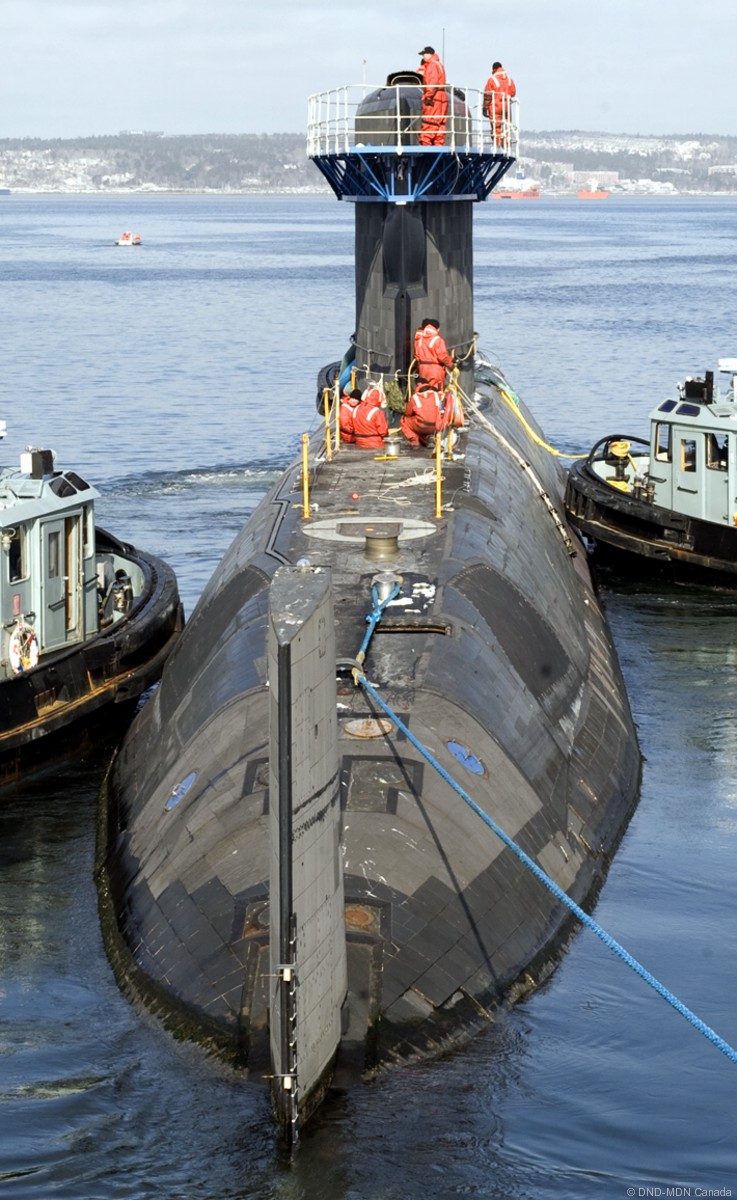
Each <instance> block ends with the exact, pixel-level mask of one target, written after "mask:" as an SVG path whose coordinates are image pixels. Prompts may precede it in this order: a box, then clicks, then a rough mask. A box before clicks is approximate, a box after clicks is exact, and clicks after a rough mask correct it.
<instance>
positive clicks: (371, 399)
mask: <svg viewBox="0 0 737 1200" xmlns="http://www.w3.org/2000/svg"><path fill="white" fill-rule="evenodd" d="M388 432H389V425H388V424H387V420H386V414H385V412H384V410H383V408H382V407H381V392H380V391H379V390H378V388H370V389H369V391H367V393H366V395H365V396H364V398H363V400H362V401H361V403H360V404H359V405H358V407H357V408H354V410H353V441H354V442H355V444H356V445H357V446H360V447H361V449H363V450H378V449H380V448H381V447H382V446H383V445H384V438H385V437H386V435H387V433H388Z"/></svg>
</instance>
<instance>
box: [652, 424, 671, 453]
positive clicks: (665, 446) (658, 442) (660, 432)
mask: <svg viewBox="0 0 737 1200" xmlns="http://www.w3.org/2000/svg"><path fill="white" fill-rule="evenodd" d="M671 433H672V426H671V425H668V424H667V423H666V422H664V421H659V422H658V426H657V431H656V434H655V457H656V458H657V460H658V462H671V461H672V451H671V446H672V439H671Z"/></svg>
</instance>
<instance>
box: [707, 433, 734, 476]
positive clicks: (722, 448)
mask: <svg viewBox="0 0 737 1200" xmlns="http://www.w3.org/2000/svg"><path fill="white" fill-rule="evenodd" d="M728 448H729V436H728V435H727V434H726V433H723V434H721V435H720V434H718V433H707V435H706V465H707V467H711V469H712V471H726V470H727V451H728Z"/></svg>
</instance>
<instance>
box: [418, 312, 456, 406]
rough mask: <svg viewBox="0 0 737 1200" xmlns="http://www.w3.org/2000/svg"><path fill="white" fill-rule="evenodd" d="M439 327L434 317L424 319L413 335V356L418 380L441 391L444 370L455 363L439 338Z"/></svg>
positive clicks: (443, 381)
mask: <svg viewBox="0 0 737 1200" xmlns="http://www.w3.org/2000/svg"><path fill="white" fill-rule="evenodd" d="M439 326H440V322H439V321H438V320H436V318H435V317H426V318H425V320H424V321H423V322H422V324H421V325H420V328H419V329H418V330H417V333H416V334H415V345H414V356H415V363H416V364H417V374H418V375H419V377H420V379H424V380H425V382H426V383H432V384H433V385H434V386H435V387H437V388H439V389H440V390H441V391H442V389H443V387H444V385H445V371H446V368H447V369H448V370H450V369H451V367H453V366H455V362H454V360H453V357H452V355H451V354H450V353H449V352H448V347H447V346H446V344H445V342H444V340H443V338H442V337H441V336H440V332H439Z"/></svg>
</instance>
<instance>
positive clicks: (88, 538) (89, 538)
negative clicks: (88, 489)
mask: <svg viewBox="0 0 737 1200" xmlns="http://www.w3.org/2000/svg"><path fill="white" fill-rule="evenodd" d="M82 530H83V534H82V536H83V538H84V546H83V549H82V554H83V556H84V558H89V556H90V554H91V553H92V550H93V546H94V539H93V533H94V526H93V524H92V509H91V508H90V506H89V505H88V504H86V505H85V506H84V509H83V511H82Z"/></svg>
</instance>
